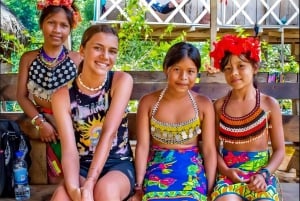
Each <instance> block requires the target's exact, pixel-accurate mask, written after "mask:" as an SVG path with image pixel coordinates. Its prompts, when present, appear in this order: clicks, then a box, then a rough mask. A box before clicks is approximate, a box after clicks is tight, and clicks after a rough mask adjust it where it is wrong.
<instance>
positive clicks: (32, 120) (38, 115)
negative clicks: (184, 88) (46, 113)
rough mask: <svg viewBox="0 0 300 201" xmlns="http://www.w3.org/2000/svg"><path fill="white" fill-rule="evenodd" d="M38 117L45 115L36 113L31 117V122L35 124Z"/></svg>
mask: <svg viewBox="0 0 300 201" xmlns="http://www.w3.org/2000/svg"><path fill="white" fill-rule="evenodd" d="M38 118H43V115H42V114H37V115H35V116H34V117H33V118H32V119H31V124H32V125H34V126H35V121H36V120H37V119H38Z"/></svg>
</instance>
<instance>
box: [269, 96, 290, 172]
mask: <svg viewBox="0 0 300 201" xmlns="http://www.w3.org/2000/svg"><path fill="white" fill-rule="evenodd" d="M265 99H266V105H267V106H268V107H269V111H270V125H271V128H270V129H269V135H270V139H271V145H272V156H271V158H270V160H269V163H268V165H267V167H266V168H267V169H268V170H269V171H270V172H271V173H274V172H275V171H276V169H277V168H278V167H279V165H280V164H281V162H282V160H283V157H284V153H285V151H284V150H285V147H284V133H283V126H282V114H281V110H280V106H279V104H278V102H277V100H276V99H274V98H272V97H269V96H266V98H265Z"/></svg>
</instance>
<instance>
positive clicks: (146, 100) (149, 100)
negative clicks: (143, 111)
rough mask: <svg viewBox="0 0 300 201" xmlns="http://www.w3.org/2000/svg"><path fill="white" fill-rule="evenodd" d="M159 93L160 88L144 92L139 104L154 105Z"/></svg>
mask: <svg viewBox="0 0 300 201" xmlns="http://www.w3.org/2000/svg"><path fill="white" fill-rule="evenodd" d="M160 93H161V90H158V91H154V92H151V93H148V94H145V95H144V96H142V97H141V99H140V101H139V104H140V105H148V106H152V105H154V104H155V103H156V102H157V101H158V98H159V96H160Z"/></svg>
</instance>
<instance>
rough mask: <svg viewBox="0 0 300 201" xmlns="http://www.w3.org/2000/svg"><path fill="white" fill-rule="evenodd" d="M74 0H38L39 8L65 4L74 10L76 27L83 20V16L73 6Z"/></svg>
mask: <svg viewBox="0 0 300 201" xmlns="http://www.w3.org/2000/svg"><path fill="white" fill-rule="evenodd" d="M72 5H73V0H38V1H37V9H38V10H43V9H45V8H47V7H48V6H65V7H66V8H67V9H69V10H70V11H71V12H72V15H73V24H72V28H75V27H76V26H77V24H78V23H79V22H80V21H81V16H80V13H79V12H78V11H75V10H74V8H73V7H72Z"/></svg>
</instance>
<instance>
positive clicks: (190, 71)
mask: <svg viewBox="0 0 300 201" xmlns="http://www.w3.org/2000/svg"><path fill="white" fill-rule="evenodd" d="M188 72H189V74H194V73H196V70H193V69H190V70H189V71H188Z"/></svg>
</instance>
